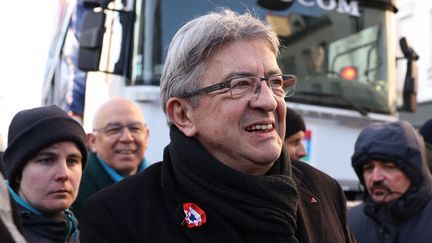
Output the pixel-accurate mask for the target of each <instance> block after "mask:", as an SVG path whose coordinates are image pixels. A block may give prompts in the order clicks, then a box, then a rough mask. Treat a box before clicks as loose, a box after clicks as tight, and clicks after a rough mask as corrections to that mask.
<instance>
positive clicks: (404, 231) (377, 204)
mask: <svg viewBox="0 0 432 243" xmlns="http://www.w3.org/2000/svg"><path fill="white" fill-rule="evenodd" d="M351 161H352V166H353V168H354V170H355V172H356V174H357V176H358V178H359V180H360V182H361V184H362V185H363V187H364V188H365V198H364V200H363V203H362V204H360V205H358V206H355V207H353V208H351V209H350V210H349V213H348V222H349V225H350V228H351V230H352V232H353V234H354V235H355V237H356V238H357V242H359V243H361V242H367V243H374V242H427V241H428V239H431V238H432V231H430V230H426V229H430V228H432V221H431V218H432V176H431V174H430V172H429V169H428V166H427V162H426V154H425V148H424V143H423V139H422V138H421V136H420V134H419V133H418V132H417V131H416V130H415V129H414V127H413V126H412V125H411V124H409V123H408V122H406V121H398V122H388V123H373V124H370V125H369V126H367V127H366V128H364V129H363V130H362V131H361V132H360V134H359V136H358V138H357V141H356V143H355V147H354V154H353V156H352V159H351Z"/></svg>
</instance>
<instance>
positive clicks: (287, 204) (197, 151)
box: [164, 126, 298, 242]
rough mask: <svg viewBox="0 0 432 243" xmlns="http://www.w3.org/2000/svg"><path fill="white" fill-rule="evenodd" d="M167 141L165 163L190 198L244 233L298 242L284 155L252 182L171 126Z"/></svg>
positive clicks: (294, 195)
mask: <svg viewBox="0 0 432 243" xmlns="http://www.w3.org/2000/svg"><path fill="white" fill-rule="evenodd" d="M170 135H171V143H170V145H169V146H167V148H166V150H165V153H164V157H165V158H164V161H171V163H172V165H171V166H172V168H173V173H174V175H175V177H176V179H177V180H178V181H179V183H180V185H181V186H182V187H183V188H184V190H185V191H187V192H188V193H189V194H190V195H191V196H192V197H194V198H196V199H197V200H199V201H201V202H203V203H205V204H206V205H209V206H210V207H211V208H212V209H213V210H215V211H217V212H219V213H220V214H221V215H224V216H225V217H226V218H227V219H229V220H231V221H232V223H233V224H234V225H237V226H238V227H240V228H243V229H245V230H247V231H249V232H254V233H256V234H258V235H259V234H263V235H271V236H272V237H273V238H281V237H282V238H283V239H285V240H283V241H286V240H287V242H297V240H296V239H295V236H294V235H295V232H296V212H297V207H298V191H297V188H296V185H295V183H294V180H293V179H292V176H291V163H290V161H289V157H288V154H287V152H286V150H285V149H284V150H283V151H282V154H281V156H280V158H279V159H278V160H277V161H276V162H275V164H274V165H273V167H272V168H271V169H270V171H269V172H268V173H267V174H266V175H265V176H253V175H248V174H245V173H242V172H239V171H236V170H233V169H231V168H229V167H227V166H225V165H224V164H222V163H221V162H219V161H218V160H216V159H215V158H214V157H213V156H211V155H210V154H209V153H208V152H207V150H206V149H205V148H204V147H203V146H202V145H201V144H200V143H199V142H198V141H196V140H195V139H191V138H188V137H186V136H185V135H184V134H183V133H181V132H180V131H179V130H178V129H177V128H175V127H174V126H171V133H170ZM275 235H276V236H277V237H275Z"/></svg>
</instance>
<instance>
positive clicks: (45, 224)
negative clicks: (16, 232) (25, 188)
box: [17, 204, 80, 243]
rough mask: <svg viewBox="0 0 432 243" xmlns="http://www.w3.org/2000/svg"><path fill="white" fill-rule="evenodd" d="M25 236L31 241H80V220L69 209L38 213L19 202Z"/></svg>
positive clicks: (42, 242) (31, 242)
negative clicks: (51, 212)
mask: <svg viewBox="0 0 432 243" xmlns="http://www.w3.org/2000/svg"><path fill="white" fill-rule="evenodd" d="M17 207H18V211H19V214H20V218H21V222H22V224H23V230H24V237H25V239H26V240H27V241H28V242H29V243H63V242H65V243H66V242H67V243H79V242H80V241H79V231H78V221H77V219H76V218H75V216H74V215H73V213H72V212H71V211H69V210H65V211H63V212H61V213H58V214H54V215H46V214H43V215H38V214H37V213H35V212H32V211H31V210H29V209H27V208H26V207H23V206H22V205H20V204H17Z"/></svg>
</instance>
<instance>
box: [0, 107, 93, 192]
mask: <svg viewBox="0 0 432 243" xmlns="http://www.w3.org/2000/svg"><path fill="white" fill-rule="evenodd" d="M62 141H72V142H74V143H75V144H76V145H77V147H78V149H79V150H80V151H81V155H82V166H83V168H84V165H85V162H86V161H87V148H86V134H85V132H84V129H83V128H82V126H81V125H80V124H79V123H78V122H77V121H75V120H74V119H72V118H71V117H70V116H69V115H68V114H67V113H66V112H64V111H63V110H62V109H60V108H59V107H58V106H55V105H50V106H43V107H38V108H33V109H29V110H23V111H20V112H18V113H17V114H16V115H15V116H14V117H13V119H12V121H11V123H10V125H9V132H8V146H7V148H6V150H5V152H4V154H3V161H4V164H5V167H6V176H7V179H8V180H9V183H10V184H11V186H12V187H13V188H14V187H15V185H16V177H17V176H20V175H21V172H22V169H23V168H24V166H25V165H26V163H27V162H28V161H29V160H30V159H31V158H32V157H33V156H35V155H36V154H37V153H38V152H39V151H40V150H42V149H44V148H45V147H47V146H49V145H51V144H54V143H57V142H62Z"/></svg>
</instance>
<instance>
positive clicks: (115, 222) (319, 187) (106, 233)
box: [80, 156, 352, 243]
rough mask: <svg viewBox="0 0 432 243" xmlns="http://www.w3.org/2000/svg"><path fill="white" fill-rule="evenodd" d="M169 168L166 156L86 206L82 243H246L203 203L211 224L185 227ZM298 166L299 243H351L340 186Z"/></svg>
mask: <svg viewBox="0 0 432 243" xmlns="http://www.w3.org/2000/svg"><path fill="white" fill-rule="evenodd" d="M288 163H289V162H288ZM170 164H171V163H168V161H166V160H165V156H164V162H159V163H156V164H153V165H152V166H150V167H148V168H147V169H146V170H144V171H143V172H142V173H141V174H139V175H135V176H131V177H128V178H126V179H124V180H123V181H121V182H119V183H117V184H115V185H113V186H110V187H108V188H106V189H104V190H101V191H100V192H98V193H96V194H95V195H93V196H92V197H91V198H90V199H89V200H87V202H86V204H85V205H84V208H83V214H82V217H81V221H80V230H81V242H84V243H86V242H92V243H93V242H246V240H245V239H244V238H243V237H245V233H244V232H245V231H243V229H240V227H239V226H237V225H234V224H233V223H232V221H233V220H232V219H229V218H226V215H222V214H221V213H220V211H215V210H214V209H213V208H212V207H210V206H205V204H201V203H200V202H198V204H199V206H201V207H203V208H202V209H203V210H204V211H205V213H206V216H207V222H206V223H205V224H203V225H202V226H200V227H195V228H188V227H187V226H186V222H185V213H184V211H183V204H182V202H183V201H182V198H183V197H184V196H185V195H186V194H188V192H187V189H186V190H185V189H184V188H183V187H182V185H180V184H181V183H178V181H177V180H176V177H175V176H174V174H173V172H172V168H170ZM294 164H295V165H294V168H293V172H292V173H293V176H294V181H295V182H296V183H298V185H297V186H298V187H299V199H300V200H298V204H299V207H298V209H297V232H296V233H295V236H296V238H297V239H298V242H352V241H351V237H350V233H349V230H348V228H347V225H346V210H345V209H346V208H345V200H344V196H343V193H342V191H341V189H340V186H339V185H338V184H337V183H336V182H335V181H334V180H333V179H331V178H330V177H329V176H327V175H325V174H324V173H322V172H320V171H318V170H316V169H314V168H313V167H311V166H309V165H307V164H302V162H295V163H294ZM203 205H204V206H203ZM246 232H247V233H246V234H253V232H250V231H246ZM248 237H250V235H248ZM250 239H251V238H250ZM252 239H253V237H252ZM252 241H253V240H252ZM247 242H250V241H247Z"/></svg>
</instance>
